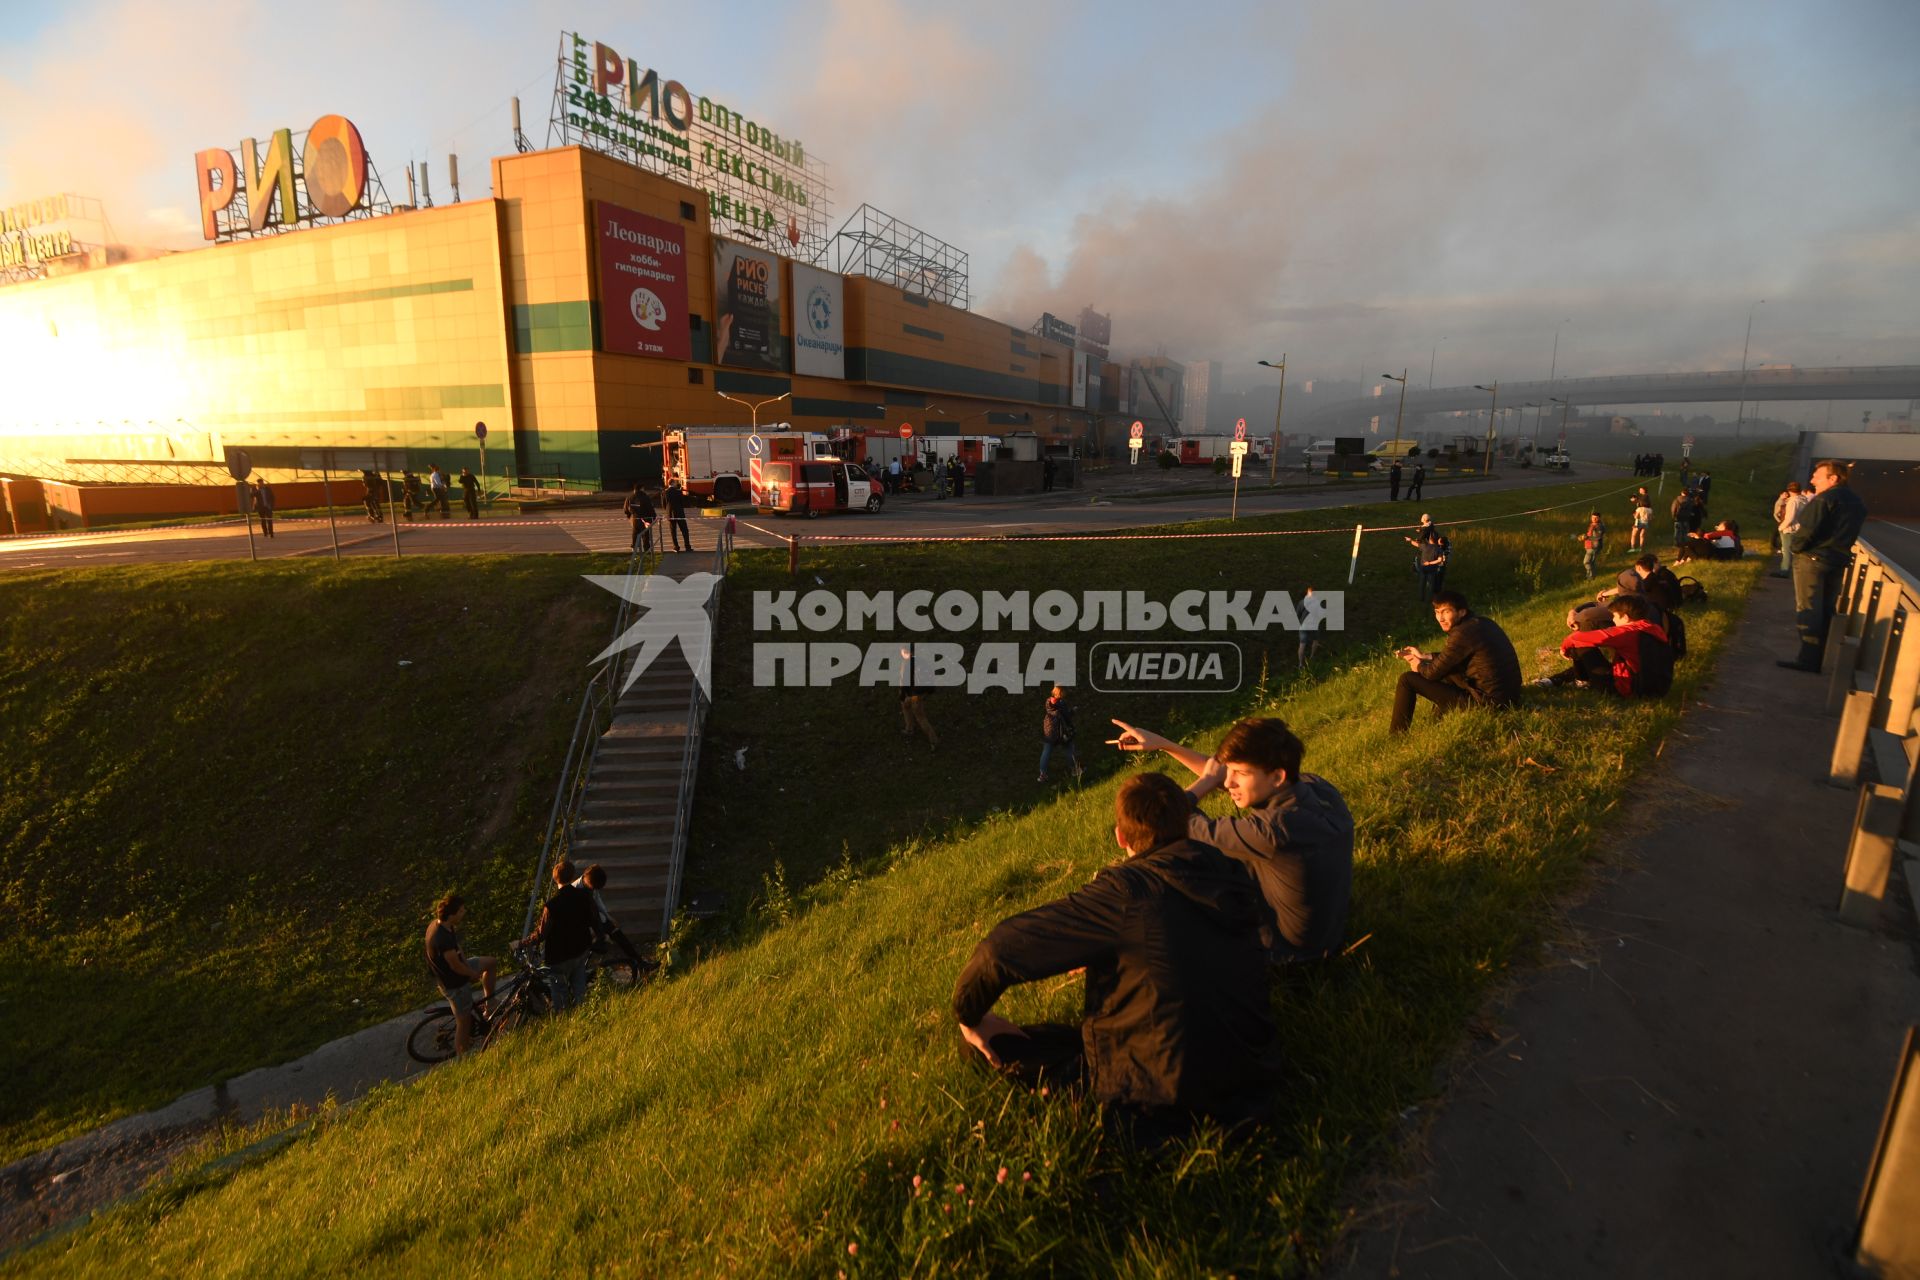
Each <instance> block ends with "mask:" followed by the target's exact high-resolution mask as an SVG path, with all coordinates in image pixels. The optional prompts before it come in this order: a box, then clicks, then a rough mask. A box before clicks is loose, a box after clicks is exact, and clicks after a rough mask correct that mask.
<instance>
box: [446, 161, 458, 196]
mask: <svg viewBox="0 0 1920 1280" xmlns="http://www.w3.org/2000/svg"><path fill="white" fill-rule="evenodd" d="M447 182H448V184H449V185H451V186H452V187H453V202H454V203H455V204H459V203H460V157H459V156H457V155H454V154H453V153H452V152H448V153H447Z"/></svg>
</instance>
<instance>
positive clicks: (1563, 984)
mask: <svg viewBox="0 0 1920 1280" xmlns="http://www.w3.org/2000/svg"><path fill="white" fill-rule="evenodd" d="M1791 610H1792V602H1791V596H1790V593H1789V591H1788V589H1787V584H1785V583H1784V582H1781V581H1778V580H1775V579H1770V578H1763V579H1762V580H1761V583H1760V586H1759V587H1758V588H1757V589H1756V590H1755V592H1754V596H1753V599H1752V601H1751V603H1750V604H1749V607H1748V613H1747V617H1746V620H1745V621H1744V622H1743V624H1742V625H1741V627H1740V628H1739V630H1738V632H1737V633H1736V634H1735V635H1734V637H1733V638H1732V640H1731V642H1730V644H1729V646H1728V648H1727V650H1726V651H1725V652H1724V653H1723V656H1722V658H1721V666H1720V671H1719V674H1718V675H1717V677H1716V678H1715V680H1714V681H1713V683H1712V685H1711V687H1709V688H1708V690H1707V691H1706V693H1705V695H1704V696H1703V697H1702V698H1701V699H1700V700H1699V701H1698V702H1697V703H1695V705H1694V706H1693V707H1692V708H1691V709H1690V710H1689V712H1688V715H1687V718H1686V721H1685V723H1684V724H1683V726H1682V728H1681V730H1680V731H1679V732H1677V733H1676V734H1675V735H1674V736H1673V737H1672V738H1671V739H1669V740H1668V741H1667V743H1666V744H1665V747H1664V750H1663V751H1662V753H1661V757H1660V761H1659V763H1658V764H1657V765H1655V766H1654V769H1653V772H1652V774H1651V779H1652V780H1651V781H1650V782H1649V784H1648V786H1647V788H1646V790H1645V793H1644V794H1643V795H1642V796H1641V797H1640V798H1639V799H1638V800H1637V801H1636V802H1635V803H1634V804H1633V805H1632V806H1631V808H1630V809H1629V810H1628V811H1627V813H1626V814H1625V815H1624V817H1623V819H1622V820H1621V822H1620V823H1619V824H1618V825H1617V826H1616V827H1615V828H1614V831H1615V836H1614V839H1615V841H1616V843H1617V844H1618V846H1619V848H1618V856H1617V857H1616V858H1615V859H1613V860H1612V865H1611V867H1610V869H1609V870H1608V872H1607V873H1606V875H1605V881H1606V882H1605V883H1604V884H1603V886H1602V887H1601V888H1600V889H1599V890H1598V892H1596V893H1595V894H1594V895H1593V897H1592V899H1591V900H1590V901H1589V902H1587V903H1586V904H1585V905H1583V906H1581V907H1579V908H1577V909H1575V910H1574V911H1573V912H1572V918H1571V929H1570V935H1571V936H1570V937H1569V938H1568V939H1566V940H1565V941H1564V942H1563V943H1562V944H1560V945H1557V946H1555V947H1553V948H1552V949H1551V950H1550V952H1549V955H1548V958H1547V963H1546V965H1545V967H1544V969H1543V970H1542V971H1540V972H1539V973H1537V974H1536V975H1534V976H1532V977H1531V978H1526V979H1522V980H1521V982H1520V983H1519V984H1518V987H1517V989H1516V990H1513V991H1511V992H1509V993H1508V994H1507V997H1506V998H1505V999H1504V1000H1503V1001H1501V1002H1499V1003H1497V1004H1496V1006H1495V1007H1494V1008H1492V1009H1490V1010H1488V1011H1487V1012H1486V1013H1485V1014H1484V1015H1483V1017H1482V1018H1481V1019H1480V1022H1479V1025H1478V1031H1479V1033H1480V1034H1481V1037H1482V1038H1481V1039H1480V1040H1479V1041H1478V1042H1477V1043H1475V1044H1474V1047H1473V1048H1472V1049H1471V1050H1470V1051H1468V1052H1466V1053H1465V1054H1464V1055H1463V1057H1462V1059H1461V1061H1460V1062H1459V1063H1458V1064H1457V1072H1456V1075H1455V1078H1454V1080H1453V1083H1452V1085H1451V1086H1450V1088H1449V1089H1448V1091H1447V1094H1446V1096H1445V1097H1444V1098H1443V1100H1442V1102H1441V1104H1440V1106H1439V1107H1438V1109H1437V1114H1434V1115H1432V1116H1428V1117H1423V1118H1422V1119H1423V1121H1424V1122H1425V1123H1426V1126H1427V1127H1426V1130H1425V1133H1424V1136H1422V1137H1417V1138H1414V1139H1413V1140H1412V1141H1411V1144H1410V1145H1411V1147H1412V1148H1413V1151H1412V1154H1411V1156H1410V1157H1409V1160H1410V1163H1411V1164H1412V1165H1413V1170H1412V1173H1411V1175H1410V1177H1409V1180H1408V1181H1407V1182H1406V1183H1405V1184H1402V1185H1397V1186H1394V1187H1391V1188H1389V1189H1387V1190H1386V1191H1384V1192H1383V1194H1382V1195H1381V1197H1380V1200H1379V1202H1378V1203H1377V1204H1376V1205H1375V1206H1373V1209H1372V1212H1371V1213H1370V1214H1368V1215H1367V1217H1366V1218H1365V1219H1364V1221H1366V1223H1367V1225H1366V1227H1365V1228H1364V1229H1362V1230H1361V1231H1360V1232H1359V1233H1357V1234H1356V1236H1354V1237H1353V1238H1351V1239H1350V1241H1349V1242H1348V1246H1347V1251H1346V1257H1345V1258H1344V1260H1342V1261H1338V1262H1336V1263H1335V1264H1334V1265H1332V1266H1331V1267H1329V1269H1328V1270H1329V1274H1335V1275H1349V1276H1395V1277H1406V1278H1409V1280H1411V1278H1416V1277H1421V1278H1428V1277H1430V1278H1439V1277H1476V1278H1477V1277H1485V1276H1501V1275H1506V1276H1529V1277H1530V1276H1553V1277H1570V1278H1571V1277H1586V1276H1594V1277H1601V1276H1605V1277H1615V1276H1635V1277H1665V1276H1673V1277H1695V1276H1746V1277H1758V1276H1820V1275H1831V1274H1835V1273H1836V1264H1837V1260H1838V1259H1839V1258H1840V1257H1841V1254H1842V1249H1843V1245H1844V1241H1845V1237H1846V1236H1847V1234H1848V1232H1849V1230H1850V1228H1851V1225H1852V1218H1853V1213H1854V1210H1855V1206H1856V1204H1857V1201H1858V1198H1859V1194H1860V1187H1861V1182H1862V1179H1863V1177H1864V1175H1865V1173H1866V1168H1867V1161H1868V1158H1869V1156H1870V1154H1871V1152H1872V1147H1873V1142H1874V1137H1875V1134H1876V1132H1877V1131H1878V1126H1879V1123H1880V1116H1881V1109H1882V1107H1883V1106H1884V1104H1885V1101H1886V1097H1887V1090H1888V1088H1889V1086H1890V1084H1891V1081H1892V1072H1893V1068H1894V1063H1895V1056H1896V1054H1897V1052H1898V1050H1899V1048H1900V1044H1901V1038H1902V1036H1903V1034H1904V1033H1905V1030H1906V1028H1907V1025H1908V1024H1909V1023H1910V1022H1914V1021H1920V967H1917V966H1916V951H1915V946H1914V939H1915V929H1914V920H1913V915H1912V909H1911V906H1910V904H1909V901H1908V897H1907V890H1906V887H1905V886H1902V885H1900V884H1898V882H1897V880H1896V885H1895V889H1894V901H1893V902H1892V904H1891V905H1890V906H1889V907H1888V908H1887V909H1886V911H1885V912H1884V915H1883V919H1882V923H1881V925H1880V926H1879V927H1878V928H1877V929H1874V930H1871V931H1862V930H1855V929H1850V928H1847V927H1845V926H1843V925H1841V924H1839V923H1837V922H1836V920H1835V916H1834V908H1835V906H1836V904H1837V902H1838V900H1839V896H1840V886H1841V862H1842V859H1843V857H1844V854H1845V843H1846V833H1847V830H1848V827H1849V824H1850V822H1851V820H1852V817H1853V809H1854V800H1855V795H1854V793H1853V792H1852V791H1846V790H1839V789H1836V788H1832V787H1829V786H1827V785H1826V784H1825V781H1824V777H1825V770H1826V764H1827V757H1828V754H1829V752H1830V751H1831V748H1832V742H1833V735H1834V731H1835V728H1836V724H1835V722H1834V720H1833V719H1832V718H1830V717H1828V716H1827V715H1825V714H1824V713H1823V712H1822V710H1821V699H1822V694H1823V692H1824V690H1825V687H1826V684H1825V681H1823V680H1820V679H1817V678H1814V677H1809V676H1801V675H1794V674H1791V673H1788V672H1783V671H1780V670H1779V669H1777V668H1776V667H1775V666H1774V665H1773V661H1774V659H1775V658H1776V657H1779V656H1782V655H1785V654H1787V653H1789V652H1790V651H1791V649H1792V645H1793V632H1792V626H1791ZM1416 1123H1420V1122H1416Z"/></svg>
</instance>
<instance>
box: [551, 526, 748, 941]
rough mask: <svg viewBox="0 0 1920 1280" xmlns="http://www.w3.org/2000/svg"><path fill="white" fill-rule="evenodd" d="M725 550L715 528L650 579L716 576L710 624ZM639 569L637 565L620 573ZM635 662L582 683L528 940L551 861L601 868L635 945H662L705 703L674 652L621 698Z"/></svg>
mask: <svg viewBox="0 0 1920 1280" xmlns="http://www.w3.org/2000/svg"><path fill="white" fill-rule="evenodd" d="M732 548H733V539H732V536H731V534H730V532H729V530H728V528H727V527H726V526H724V525H723V526H721V527H720V531H719V537H718V540H717V542H716V545H715V547H714V549H713V551H712V552H711V553H708V552H690V551H689V552H676V553H673V554H670V555H664V556H662V557H661V558H660V562H659V563H658V564H657V565H656V566H654V569H653V572H654V573H655V574H657V575H664V576H667V577H672V578H676V579H684V578H686V577H687V576H688V575H689V574H692V573H697V572H711V573H713V574H715V575H716V576H718V577H719V578H720V579H721V583H720V584H716V585H715V587H714V590H713V595H712V596H711V597H710V598H709V599H708V601H707V615H708V618H709V620H710V621H711V620H714V619H717V617H718V614H719V604H720V588H721V585H723V584H724V581H725V577H726V571H727V562H728V559H729V557H730V555H731V552H732ZM641 568H642V564H641V558H640V557H637V556H636V557H635V558H634V560H633V561H632V562H631V564H630V565H629V568H628V573H629V574H630V575H632V574H637V573H639V572H640V571H641ZM632 620H633V612H632V606H631V605H630V604H627V603H624V602H623V603H622V605H621V609H620V614H619V618H618V620H617V621H616V623H615V627H614V635H615V636H616V637H617V636H619V635H620V634H621V633H622V632H624V631H625V630H626V628H627V626H628V625H629V623H631V622H632ZM636 660H637V657H636V655H634V654H633V653H631V652H628V653H623V654H619V655H616V656H615V657H614V658H612V659H610V660H609V661H608V662H606V663H605V664H603V665H602V666H601V668H600V669H599V670H598V671H596V672H595V673H594V675H593V677H592V679H590V680H589V681H588V682H587V688H586V692H585V693H584V694H583V695H582V697H581V702H580V713H579V716H578V718H577V720H576V722H575V726H574V735H573V741H572V742H571V743H570V744H569V745H568V748H567V760H566V764H565V765H564V766H563V768H562V770H561V778H560V784H559V787H558V788H557V790H556V791H555V794H554V800H553V812H552V816H551V818H550V819H549V822H548V830H547V838H546V840H545V842H544V843H543V845H542V847H541V850H540V858H539V861H538V862H537V863H536V864H535V866H534V873H533V885H532V888H531V890H530V891H529V893H528V897H527V918H526V925H525V929H526V930H529V931H530V930H531V929H532V927H533V919H534V916H535V915H536V914H537V913H538V912H539V909H540V904H541V902H542V901H544V900H545V897H546V895H547V893H548V891H549V886H548V876H547V868H548V867H550V866H551V865H553V863H554V862H555V861H556V860H558V859H561V858H568V859H571V860H572V861H573V863H574V865H575V866H577V867H579V868H580V869H581V870H583V871H584V870H585V869H586V868H587V866H588V865H589V864H592V863H596V862H597V863H599V864H600V865H601V866H602V867H603V868H605V869H606V873H607V884H606V888H605V889H603V890H602V891H601V897H602V898H603V899H604V900H605V902H606V904H607V910H608V911H609V912H610V913H612V915H613V917H614V919H616V920H618V921H619V922H620V925H621V927H622V928H623V929H624V930H625V931H626V932H627V935H628V936H629V937H631V938H632V939H633V940H634V941H635V942H636V943H638V942H644V941H647V940H649V939H655V938H659V937H662V936H664V935H665V933H666V930H667V927H668V926H669V925H670V924H671V923H672V920H673V912H674V908H675V907H676V906H678V905H679V897H680V878H681V870H682V867H683V865H684V863H685V859H686V845H687V822H688V818H689V816H690V814H691V813H692V809H693V786H694V781H695V780H696V778H697V777H698V776H699V772H700V743H701V734H702V730H703V728H704V726H705V723H706V716H707V709H708V706H709V705H710V704H709V701H708V699H707V697H706V694H705V693H704V691H703V690H702V689H701V688H700V686H699V683H698V682H697V681H695V680H694V678H693V669H692V667H691V666H690V665H689V664H688V660H687V655H686V654H685V653H683V652H682V651H681V649H680V646H679V645H678V644H672V645H669V646H668V647H667V648H666V649H665V650H664V651H662V652H661V653H659V654H658V655H657V656H655V657H654V659H653V661H652V662H651V663H649V664H648V667H647V669H646V671H645V672H643V673H642V674H641V676H640V678H639V679H638V680H636V681H635V682H634V684H633V687H632V688H630V689H627V690H625V691H624V692H622V691H621V686H622V685H623V684H624V683H625V681H626V677H627V674H628V672H629V671H630V670H631V665H632V663H633V662H634V661H636Z"/></svg>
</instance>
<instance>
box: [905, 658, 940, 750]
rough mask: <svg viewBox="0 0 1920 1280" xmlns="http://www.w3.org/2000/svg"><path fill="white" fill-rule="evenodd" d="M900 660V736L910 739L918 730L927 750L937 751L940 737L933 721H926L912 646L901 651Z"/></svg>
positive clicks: (923, 692)
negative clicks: (923, 737) (924, 739)
mask: <svg viewBox="0 0 1920 1280" xmlns="http://www.w3.org/2000/svg"><path fill="white" fill-rule="evenodd" d="M900 658H901V668H900V736H901V737H903V738H911V737H912V736H913V731H914V730H915V729H918V730H919V731H920V732H922V733H924V734H926V735H927V750H929V751H938V750H939V749H940V735H939V734H937V733H935V732H934V731H933V721H931V720H929V719H927V689H926V686H924V685H922V684H921V683H920V673H919V672H918V671H916V670H915V669H914V667H915V663H914V658H913V646H912V645H908V646H907V647H906V648H904V649H902V650H901V651H900Z"/></svg>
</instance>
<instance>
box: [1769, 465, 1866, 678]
mask: <svg viewBox="0 0 1920 1280" xmlns="http://www.w3.org/2000/svg"><path fill="white" fill-rule="evenodd" d="M1850 469H1851V464H1849V463H1845V462H1835V461H1833V460H1831V459H1829V460H1827V461H1825V462H1822V463H1820V464H1819V465H1818V466H1816V467H1814V469H1813V500H1812V501H1810V502H1808V503H1807V505H1806V506H1804V507H1802V508H1801V509H1800V520H1799V524H1798V527H1796V528H1795V529H1794V531H1793V533H1792V535H1791V541H1790V542H1789V543H1788V544H1787V545H1788V549H1789V550H1790V551H1792V553H1793V608H1794V622H1795V623H1796V624H1798V626H1799V628H1800V652H1799V654H1797V655H1796V656H1795V657H1793V658H1791V659H1786V658H1782V659H1781V660H1780V662H1779V665H1780V666H1783V667H1786V668H1787V669H1788V670H1790V671H1818V670H1819V669H1820V662H1821V659H1822V658H1823V657H1824V656H1825V655H1826V649H1827V625H1828V624H1829V623H1830V622H1832V621H1833V605H1834V601H1835V600H1836V599H1837V598H1838V597H1839V595H1840V576H1841V575H1842V574H1843V573H1845V572H1846V569H1847V563H1848V561H1850V560H1851V559H1852V558H1853V544H1854V540H1855V539H1857V538H1858V537H1859V536H1860V527H1861V526H1862V525H1864V524H1865V523H1866V522H1867V504H1866V503H1864V502H1862V501H1861V500H1860V495H1859V494H1857V493H1855V492H1854V491H1853V486H1852V485H1850V484H1848V483H1847V473H1848V471H1849V470H1850Z"/></svg>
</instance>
